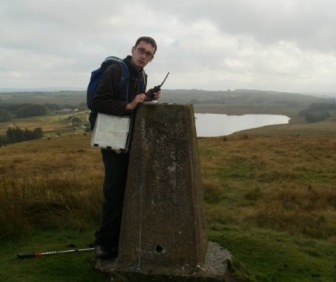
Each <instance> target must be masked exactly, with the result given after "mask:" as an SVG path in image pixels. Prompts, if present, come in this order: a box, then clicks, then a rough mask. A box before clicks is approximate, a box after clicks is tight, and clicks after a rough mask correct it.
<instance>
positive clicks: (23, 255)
mask: <svg viewBox="0 0 336 282" xmlns="http://www.w3.org/2000/svg"><path fill="white" fill-rule="evenodd" d="M94 249H95V248H83V249H72V250H63V251H50V252H31V253H18V254H17V257H18V258H21V259H24V258H36V257H41V256H50V255H57V254H66V253H78V252H87V251H93V250H94Z"/></svg>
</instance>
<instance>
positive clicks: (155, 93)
mask: <svg viewBox="0 0 336 282" xmlns="http://www.w3.org/2000/svg"><path fill="white" fill-rule="evenodd" d="M160 95H161V92H160V91H157V92H154V97H153V100H156V101H157V100H159V99H160Z"/></svg>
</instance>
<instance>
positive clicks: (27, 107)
mask: <svg viewBox="0 0 336 282" xmlns="http://www.w3.org/2000/svg"><path fill="white" fill-rule="evenodd" d="M65 107H66V108H69V109H74V106H68V105H64V106H60V105H56V104H44V105H40V104H27V103H26V104H10V105H2V106H1V108H0V122H5V121H10V120H11V119H12V118H13V117H16V118H26V117H34V116H45V115H50V114H53V113H56V112H58V111H60V110H61V109H62V108H65Z"/></svg>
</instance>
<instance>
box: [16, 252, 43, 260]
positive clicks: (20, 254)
mask: <svg viewBox="0 0 336 282" xmlns="http://www.w3.org/2000/svg"><path fill="white" fill-rule="evenodd" d="M39 256H41V254H40V253H35V252H34V253H18V254H17V257H18V258H21V259H25V258H36V257H39Z"/></svg>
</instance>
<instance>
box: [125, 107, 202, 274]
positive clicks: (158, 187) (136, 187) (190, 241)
mask: <svg viewBox="0 0 336 282" xmlns="http://www.w3.org/2000/svg"><path fill="white" fill-rule="evenodd" d="M194 119H195V118H194V112H193V108H192V106H191V105H167V104H157V105H144V106H141V107H140V108H139V109H138V112H137V116H136V119H135V122H134V130H133V138H132V147H131V151H130V154H131V157H130V164H129V173H128V182H127V189H126V193H125V202H124V211H123V221H122V228H121V236H120V237H121V239H120V244H119V263H120V264H121V265H124V266H125V267H134V268H136V269H145V270H146V271H147V270H157V269H158V268H173V269H176V268H177V267H178V268H183V269H185V270H186V271H187V270H188V269H189V270H193V269H195V268H196V267H197V265H202V264H203V262H204V258H205V252H206V247H207V240H206V234H205V227H204V212H203V189H202V185H201V176H200V168H199V161H198V154H197V143H196V142H197V139H196V130H195V120H194Z"/></svg>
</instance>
